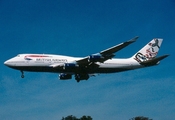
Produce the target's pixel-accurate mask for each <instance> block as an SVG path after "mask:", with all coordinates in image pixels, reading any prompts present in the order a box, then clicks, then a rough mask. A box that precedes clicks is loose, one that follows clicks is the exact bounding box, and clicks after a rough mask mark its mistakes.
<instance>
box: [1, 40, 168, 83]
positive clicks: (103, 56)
mask: <svg viewBox="0 0 175 120" xmlns="http://www.w3.org/2000/svg"><path fill="white" fill-rule="evenodd" d="M137 39H138V37H135V38H133V39H131V40H129V41H126V42H123V43H121V44H118V45H115V46H113V47H111V48H108V49H106V50H103V51H101V52H99V53H96V54H91V55H89V56H87V57H70V56H63V55H52V54H19V55H17V56H16V57H13V58H11V59H9V60H7V61H5V62H4V64H5V65H6V66H8V67H10V68H13V69H16V70H20V71H21V73H22V75H21V77H22V78H24V71H30V72H52V73H60V74H59V79H60V80H67V79H71V78H72V76H73V75H74V76H75V79H76V80H77V82H79V81H80V80H88V79H89V77H90V76H94V75H95V74H98V73H115V72H122V71H127V70H133V69H138V68H144V67H149V66H154V65H157V64H159V62H160V61H161V60H162V59H164V58H166V57H167V56H168V55H163V56H160V57H156V56H157V54H158V51H159V49H160V46H161V44H162V41H163V39H160V38H155V39H153V40H152V41H150V42H149V43H148V44H146V45H145V46H144V47H143V48H142V49H141V50H139V51H138V52H137V53H136V54H134V55H133V56H132V57H130V58H126V59H116V58H113V57H114V56H115V54H114V53H116V52H118V51H119V50H121V49H123V48H124V47H126V46H128V45H130V44H131V43H133V42H135V41H136V40H137Z"/></svg>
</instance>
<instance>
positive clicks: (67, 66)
mask: <svg viewBox="0 0 175 120" xmlns="http://www.w3.org/2000/svg"><path fill="white" fill-rule="evenodd" d="M76 67H78V65H77V64H75V63H65V64H64V66H63V69H64V70H71V69H74V68H76Z"/></svg>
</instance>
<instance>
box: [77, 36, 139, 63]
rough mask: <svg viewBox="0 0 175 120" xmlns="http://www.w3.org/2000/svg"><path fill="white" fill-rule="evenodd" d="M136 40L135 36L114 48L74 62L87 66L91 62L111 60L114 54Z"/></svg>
mask: <svg viewBox="0 0 175 120" xmlns="http://www.w3.org/2000/svg"><path fill="white" fill-rule="evenodd" d="M138 38H139V37H138V36H136V37H134V38H133V39H131V40H128V41H126V42H123V43H120V44H118V45H115V46H113V47H111V48H108V49H106V50H103V51H101V52H99V53H96V54H92V55H90V56H87V57H85V58H83V59H80V60H77V61H76V62H77V63H78V64H79V65H84V64H89V63H92V62H104V61H106V60H108V59H111V58H113V57H114V56H115V54H114V53H115V52H118V51H119V50H121V49H123V48H125V47H126V46H128V45H130V44H131V43H133V42H135V41H136V40H137V39H138Z"/></svg>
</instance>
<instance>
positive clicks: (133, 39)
mask: <svg viewBox="0 0 175 120" xmlns="http://www.w3.org/2000/svg"><path fill="white" fill-rule="evenodd" d="M138 38H139V36H136V37H134V38H132V39H131V40H129V41H127V42H131V43H132V42H135V41H136V40H137V39H138Z"/></svg>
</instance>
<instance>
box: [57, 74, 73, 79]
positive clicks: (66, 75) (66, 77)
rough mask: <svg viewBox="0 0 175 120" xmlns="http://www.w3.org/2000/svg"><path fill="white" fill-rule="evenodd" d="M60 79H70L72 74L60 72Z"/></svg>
mask: <svg viewBox="0 0 175 120" xmlns="http://www.w3.org/2000/svg"><path fill="white" fill-rule="evenodd" d="M59 78H60V80H68V79H72V75H71V74H65V73H61V74H60V75H59Z"/></svg>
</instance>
